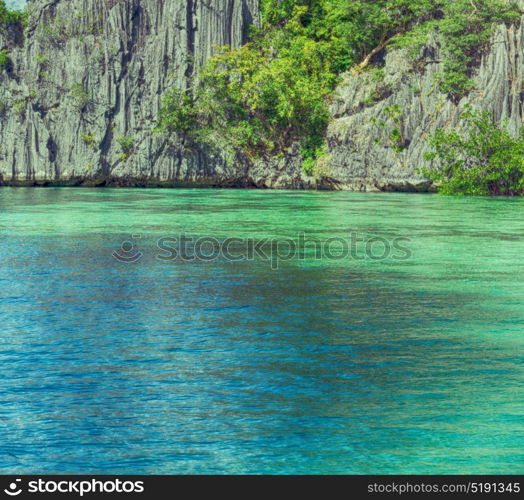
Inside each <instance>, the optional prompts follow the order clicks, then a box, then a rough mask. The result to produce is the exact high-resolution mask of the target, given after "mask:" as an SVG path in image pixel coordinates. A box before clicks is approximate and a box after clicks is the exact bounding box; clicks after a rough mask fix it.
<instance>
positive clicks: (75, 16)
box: [0, 0, 258, 184]
mask: <svg viewBox="0 0 524 500" xmlns="http://www.w3.org/2000/svg"><path fill="white" fill-rule="evenodd" d="M30 9H31V14H30V16H29V20H28V26H27V28H26V30H25V34H24V35H22V34H21V33H16V32H13V30H10V32H7V33H4V34H3V36H2V37H1V38H0V48H6V49H7V50H8V53H9V55H10V58H11V61H12V65H11V67H10V68H9V70H8V71H4V72H2V74H1V75H0V102H1V109H2V116H1V119H0V141H1V143H2V147H1V151H0V174H1V176H2V178H3V181H4V182H13V181H26V182H29V183H31V182H39V183H42V182H46V181H54V182H56V181H61V182H64V183H78V182H81V181H82V180H83V179H86V178H87V179H89V180H90V181H91V182H93V183H104V182H106V181H107V180H108V179H109V180H111V179H112V180H117V182H119V183H122V184H126V183H128V184H133V183H136V182H143V181H151V182H153V183H154V182H159V183H161V182H166V181H175V180H176V181H178V182H180V183H186V182H187V183H198V182H203V183H221V182H226V181H227V180H228V179H230V178H236V177H238V176H239V175H240V176H241V175H243V172H240V171H238V169H237V168H236V167H229V171H228V170H227V168H228V167H226V166H225V165H224V163H223V162H222V161H221V160H220V159H214V158H209V157H207V156H206V155H205V154H203V153H202V152H198V151H196V152H191V153H188V152H182V151H180V150H179V149H177V147H176V144H173V143H172V141H169V140H167V139H166V138H165V137H163V136H162V135H160V134H157V133H154V132H152V130H153V129H154V126H155V122H156V119H157V115H158V110H159V107H160V104H161V98H162V95H163V93H164V91H165V90H166V89H168V88H170V87H172V86H178V87H184V86H185V85H189V84H190V81H191V78H192V77H193V75H194V73H195V71H196V70H197V69H198V67H199V66H200V65H201V64H202V63H203V62H204V61H205V60H206V58H207V57H208V56H209V55H210V54H211V53H212V50H213V47H214V46H217V45H226V44H227V45H232V46H238V45H240V44H242V43H243V42H245V40H246V38H247V36H248V30H249V27H250V25H252V24H253V23H254V22H256V16H257V12H258V0H216V1H215V0H214V1H208V0H33V1H32V2H30Z"/></svg>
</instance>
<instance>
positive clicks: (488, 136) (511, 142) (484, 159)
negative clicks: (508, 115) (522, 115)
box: [421, 108, 524, 196]
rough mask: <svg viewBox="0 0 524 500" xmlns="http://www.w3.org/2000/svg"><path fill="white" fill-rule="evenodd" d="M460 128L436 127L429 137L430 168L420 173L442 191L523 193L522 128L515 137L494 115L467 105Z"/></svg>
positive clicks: (486, 193)
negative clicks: (462, 124)
mask: <svg viewBox="0 0 524 500" xmlns="http://www.w3.org/2000/svg"><path fill="white" fill-rule="evenodd" d="M462 118H463V120H464V127H463V128H455V129H453V130H450V131H446V130H438V131H437V132H436V133H435V134H434V135H433V136H432V137H431V138H430V140H429V144H430V146H431V149H432V151H431V152H429V153H427V154H426V155H425V156H426V160H428V161H432V162H433V167H426V168H424V169H422V170H421V172H422V173H423V174H425V175H427V176H428V177H429V178H430V179H432V180H433V181H434V182H435V183H436V184H437V185H438V186H439V192H441V193H443V194H473V195H507V196H515V195H522V194H524V128H523V129H521V130H520V131H519V133H518V135H517V136H513V135H511V134H510V133H509V132H508V131H507V129H506V128H505V127H501V126H500V125H499V124H498V123H497V122H496V121H495V120H494V118H493V116H492V115H491V114H490V113H488V112H486V111H484V112H482V111H478V110H473V109H471V108H468V109H467V110H466V111H465V112H464V113H463V115H462Z"/></svg>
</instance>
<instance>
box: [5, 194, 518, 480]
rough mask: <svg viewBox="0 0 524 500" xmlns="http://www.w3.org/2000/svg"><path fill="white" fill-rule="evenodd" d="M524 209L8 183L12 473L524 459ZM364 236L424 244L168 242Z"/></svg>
mask: <svg viewBox="0 0 524 500" xmlns="http://www.w3.org/2000/svg"><path fill="white" fill-rule="evenodd" d="M523 214H524V202H523V200H517V199H505V198H497V199H488V198H446V197H439V196H432V195H417V194H362V193H320V192H275V191H232V190H111V189H103V190H97V189H22V188H19V189H11V188H2V189H0V230H1V236H2V237H1V238H0V252H1V256H2V265H1V267H0V320H1V323H0V325H1V326H0V328H1V332H2V334H1V335H2V342H1V344H0V364H1V367H2V380H1V386H0V387H1V392H0V472H1V473H9V474H11V473H24V472H25V473H91V474H92V473H101V474H104V473H107V474H111V473H115V474H125V473H145V474H148V473H160V474H162V473H298V474H301V473H367V474H390V473H406V474H410V473H417V474H420V473H429V474H430V473H523V472H524V424H523V422H524V419H523V414H524V385H523V382H524V377H523V375H524V368H523V354H522V346H523V340H524V314H523V313H524V284H523V280H522V277H523V276H524V260H523V258H522V254H523V251H524V244H523V238H524V217H523ZM350 232H354V233H357V234H358V235H360V237H362V238H363V239H368V238H371V237H377V236H378V237H381V238H386V239H387V240H388V242H391V241H392V240H393V239H394V238H398V237H402V238H408V239H409V240H403V245H404V246H405V247H407V248H408V250H409V254H410V257H409V258H404V259H397V258H394V256H393V257H392V256H391V255H390V256H389V257H388V258H386V259H383V260H376V259H372V258H369V257H370V256H369V255H367V254H366V252H365V251H364V249H363V248H362V245H361V246H360V247H359V248H358V250H357V254H354V255H352V256H349V257H347V258H344V259H340V258H339V259H334V258H329V257H328V256H326V255H324V256H323V257H322V258H320V259H316V258H315V255H314V251H313V250H312V249H311V248H306V251H305V252H304V254H303V256H302V257H303V258H300V256H296V257H295V258H293V259H288V260H285V261H281V262H277V263H275V262H273V264H274V265H273V266H272V265H271V264H272V263H271V262H269V261H267V260H265V259H264V258H261V257H260V256H258V257H256V258H255V259H254V260H251V261H241V262H238V261H237V262H231V261H228V260H227V259H226V258H224V256H223V255H215V254H211V253H209V255H210V258H209V259H207V260H206V261H202V260H196V259H194V260H189V259H185V260H182V259H180V258H177V259H171V260H159V259H158V258H157V256H158V255H164V256H165V255H166V252H165V251H163V252H161V251H160V250H159V249H158V248H156V242H157V240H158V239H159V238H162V237H177V236H179V235H181V234H185V235H189V236H191V237H195V238H196V237H201V236H206V237H214V238H216V239H217V240H218V241H220V242H222V241H224V240H225V239H226V238H230V237H235V238H253V239H254V240H256V241H262V240H265V239H271V238H276V239H278V241H284V240H285V239H286V238H297V235H299V234H300V233H306V235H307V237H308V238H313V237H317V238H319V239H321V240H323V241H325V240H327V239H328V238H333V237H343V238H347V235H348V234H349V233H350ZM133 235H135V236H138V235H140V238H138V237H135V238H133V237H132V236H133ZM124 241H131V242H133V243H134V244H135V245H136V247H135V248H133V249H131V250H130V251H129V252H127V253H126V252H124V250H129V249H130V247H127V246H125V245H124V249H121V248H120V247H121V244H122V243H123V242H124ZM382 241H384V240H382ZM238 245H240V243H238ZM235 248H236V247H235ZM115 251H116V252H119V253H118V255H120V256H125V257H132V258H134V257H136V256H137V255H138V253H137V252H142V255H141V257H140V258H138V260H137V261H136V262H135V263H124V262H121V261H118V260H116V259H115V258H114V257H113V256H112V253H113V252H115ZM355 255H357V257H358V258H355ZM275 264H278V266H277V265H275ZM272 267H273V268H275V267H278V269H272Z"/></svg>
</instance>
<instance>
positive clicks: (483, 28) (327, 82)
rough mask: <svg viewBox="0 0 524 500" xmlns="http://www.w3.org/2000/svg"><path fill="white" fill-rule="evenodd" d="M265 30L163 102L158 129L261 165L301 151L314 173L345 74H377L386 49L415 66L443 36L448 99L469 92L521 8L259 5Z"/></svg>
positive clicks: (478, 0)
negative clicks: (480, 64)
mask: <svg viewBox="0 0 524 500" xmlns="http://www.w3.org/2000/svg"><path fill="white" fill-rule="evenodd" d="M261 4H262V24H261V27H260V28H258V29H253V31H252V34H251V38H250V42H249V43H248V44H247V45H245V46H243V47H240V48H238V49H231V48H230V47H222V48H219V49H218V50H217V52H216V55H215V56H214V57H213V58H211V60H210V61H209V62H208V64H207V65H206V66H205V68H204V69H203V70H202V71H201V73H200V75H199V78H198V83H196V84H188V87H187V88H183V89H172V90H171V91H169V92H168V93H167V94H166V96H165V98H164V105H163V108H162V110H161V113H160V117H159V129H160V130H162V131H167V132H170V133H176V134H177V137H180V138H181V139H182V141H183V142H184V143H185V144H186V146H187V147H189V148H190V147H193V146H194V145H196V144H203V145H207V146H208V147H212V148H215V149H218V150H220V151H227V152H229V153H230V154H232V155H236V154H241V155H242V156H243V157H247V158H250V159H257V158H262V157H267V156H274V155H283V154H286V153H287V152H288V151H289V148H290V147H291V146H293V145H294V144H297V143H298V144H300V147H301V153H302V157H303V159H304V165H305V167H306V169H307V170H309V171H312V170H314V165H315V161H316V159H317V158H319V157H322V156H323V155H325V150H326V148H325V146H324V137H325V132H326V128H327V125H328V120H329V112H328V106H329V99H330V96H331V95H332V92H333V90H334V88H335V87H336V85H337V83H338V82H339V77H340V75H341V74H342V73H343V72H345V71H348V70H353V71H356V72H360V71H364V70H366V68H367V67H368V66H369V65H371V64H378V65H380V56H381V54H382V52H383V51H384V49H385V48H386V47H388V46H393V45H397V46H403V47H408V48H410V49H411V50H412V51H413V56H414V57H418V56H419V54H420V52H421V49H422V48H423V47H424V45H426V44H427V42H428V39H429V37H430V36H431V35H432V34H435V35H437V36H438V37H439V40H440V44H441V45H442V52H443V54H444V58H445V59H444V60H443V61H442V62H443V71H442V73H441V74H440V75H439V80H438V82H436V84H438V86H439V87H440V89H441V90H442V91H444V92H446V93H447V94H448V95H449V96H450V97H451V98H453V99H458V98H459V97H461V96H463V95H464V94H466V93H467V92H468V91H469V90H470V89H471V88H472V82H471V71H472V68H473V67H474V65H475V64H476V62H477V60H478V58H479V56H480V54H481V51H482V48H483V47H484V46H485V44H486V42H487V41H488V40H489V37H490V34H491V33H492V29H493V27H494V26H495V25H496V23H503V22H512V21H514V20H516V19H517V18H518V16H519V12H518V8H517V7H516V6H515V5H513V4H511V3H509V2H507V1H505V0H373V1H363V0H262V2H261Z"/></svg>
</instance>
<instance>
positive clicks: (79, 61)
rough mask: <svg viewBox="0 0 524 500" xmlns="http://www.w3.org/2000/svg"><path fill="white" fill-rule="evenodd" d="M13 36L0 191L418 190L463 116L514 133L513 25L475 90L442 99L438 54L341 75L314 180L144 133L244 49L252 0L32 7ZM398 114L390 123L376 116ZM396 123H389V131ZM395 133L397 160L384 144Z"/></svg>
mask: <svg viewBox="0 0 524 500" xmlns="http://www.w3.org/2000/svg"><path fill="white" fill-rule="evenodd" d="M30 5H31V8H32V13H31V15H30V18H29V21H28V26H27V29H26V30H25V34H24V36H22V34H21V33H19V32H17V31H16V30H9V31H7V32H6V31H4V32H3V33H0V50H1V49H4V48H5V49H7V50H8V52H9V54H10V56H11V59H12V67H11V68H10V69H9V71H2V72H0V140H1V144H2V145H1V148H0V183H1V182H3V183H17V182H20V183H30V184H31V183H47V182H54V183H65V184H74V183H81V182H85V183H87V184H95V185H97V184H104V183H108V182H113V183H116V184H119V185H146V184H152V185H154V184H159V185H178V186H181V185H222V186H231V185H241V186H257V187H277V188H311V187H322V188H331V189H357V190H425V189H428V188H429V187H430V185H429V183H428V182H427V181H426V180H425V179H424V178H423V177H422V176H421V175H419V174H418V173H417V169H418V168H419V167H421V166H422V165H423V164H424V163H425V162H424V159H423V156H424V152H425V151H426V148H427V146H426V138H427V137H428V135H430V134H432V133H433V132H434V131H435V130H437V129H438V128H442V127H445V126H448V125H456V124H457V123H458V122H459V110H460V108H461V107H462V106H463V105H464V104H465V103H466V102H471V103H473V104H474V105H475V106H478V107H481V108H484V109H488V110H493V111H494V112H495V114H496V116H497V117H498V118H500V119H501V120H505V119H507V120H508V126H509V127H511V128H512V129H513V130H516V129H518V128H519V127H520V126H522V121H523V120H522V113H523V110H522V97H523V96H524V94H523V91H524V88H523V85H524V84H523V81H524V79H523V77H524V74H523V73H524V63H523V60H522V57H523V55H524V54H523V49H524V23H522V24H521V26H520V27H506V26H501V27H499V28H498V30H497V32H496V34H495V35H494V37H493V39H492V43H491V46H490V47H489V48H488V50H487V52H486V54H485V55H484V57H483V58H482V63H481V65H480V68H479V71H478V74H477V76H476V83H477V90H476V91H474V92H473V93H471V94H470V95H469V96H467V97H465V98H464V99H463V100H462V102H460V103H454V102H452V101H451V100H450V99H448V98H447V96H445V95H443V94H441V93H440V92H439V91H438V90H437V88H436V85H435V76H436V74H437V73H438V72H439V71H440V70H441V63H440V62H439V59H440V53H439V47H438V43H437V41H433V43H431V44H430V45H429V46H428V47H427V48H426V49H425V54H424V59H425V61H424V63H418V64H416V65H415V63H414V62H413V61H411V60H410V58H409V56H408V54H407V53H405V52H403V51H401V50H393V51H391V52H389V53H388V54H386V56H385V67H384V68H383V73H377V72H376V71H367V72H365V73H363V74H360V75H352V74H348V75H346V76H345V78H344V81H343V83H342V84H341V85H340V87H339V89H338V90H337V93H336V95H335V98H334V100H333V103H332V113H333V119H332V121H331V124H330V127H329V131H328V137H327V139H328V145H329V157H328V160H327V161H326V162H325V164H324V165H323V167H322V172H321V173H322V175H321V176H320V177H319V178H315V177H309V176H306V175H305V174H304V173H303V172H302V169H301V160H300V156H299V152H298V149H299V148H298V147H295V148H292V151H291V152H290V154H289V155H288V157H287V158H286V159H281V158H280V159H275V160H273V161H260V162H257V163H256V164H255V165H250V164H249V162H247V161H242V160H239V161H236V162H226V161H225V160H224V159H222V158H221V157H220V155H214V156H213V155H211V154H209V153H206V152H205V151H199V150H196V151H195V150H193V151H186V150H184V149H183V148H182V147H181V146H180V145H178V144H177V140H176V139H174V138H172V137H171V138H169V137H166V136H165V135H163V134H160V133H156V132H154V131H153V130H154V128H155V124H156V121H157V117H158V111H159V109H160V106H161V101H162V95H163V94H164V93H165V91H166V90H168V89H169V88H171V87H179V88H183V87H185V86H189V85H191V82H192V81H193V79H194V77H195V74H196V73H197V72H198V68H199V67H201V65H202V64H203V63H204V62H205V60H206V59H207V58H208V57H209V56H210V55H211V54H212V51H213V47H214V46H216V45H226V44H230V45H232V46H234V47H236V46H239V45H241V44H242V43H243V42H245V41H246V39H247V35H248V30H249V26H250V25H251V24H253V23H256V22H257V19H258V11H259V0H212V1H209V0H33V1H32V2H31V3H30ZM395 106H396V108H395V109H397V110H398V111H396V112H395V113H394V116H392V115H391V113H390V115H389V116H388V113H387V112H386V110H387V109H388V108H389V109H392V108H394V107H395ZM395 117H396V118H397V119H398V121H399V123H398V124H397V125H394V124H393V121H394V119H395ZM393 127H398V128H399V129H400V131H401V135H402V137H401V139H402V143H403V144H402V145H403V146H406V147H405V149H404V150H402V151H400V150H399V148H398V147H395V146H398V144H397V143H395V141H392V140H391V137H390V136H391V131H392V128H393Z"/></svg>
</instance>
